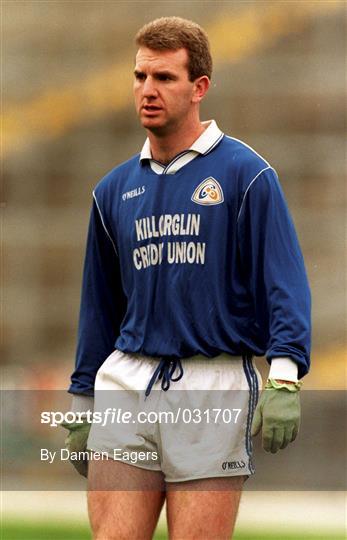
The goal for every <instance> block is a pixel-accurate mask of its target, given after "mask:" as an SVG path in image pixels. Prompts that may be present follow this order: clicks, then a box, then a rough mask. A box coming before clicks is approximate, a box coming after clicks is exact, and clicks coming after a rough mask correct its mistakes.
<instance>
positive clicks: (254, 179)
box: [236, 165, 272, 221]
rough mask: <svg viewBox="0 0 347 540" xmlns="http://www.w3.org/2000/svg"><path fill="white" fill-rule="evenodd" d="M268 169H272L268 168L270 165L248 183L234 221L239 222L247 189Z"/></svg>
mask: <svg viewBox="0 0 347 540" xmlns="http://www.w3.org/2000/svg"><path fill="white" fill-rule="evenodd" d="M268 169H272V167H270V165H269V166H268V167H265V169H262V170H261V171H260V172H258V174H257V175H256V176H255V177H254V178H253V180H252V181H251V182H250V184H249V186H248V188H247V189H246V191H245V194H244V196H243V199H242V202H241V206H240V210H239V213H238V214H237V220H236V221H238V220H239V217H240V214H241V212H242V208H243V203H244V201H245V198H246V195H247V193H248V191H249V188H250V187H251V185H252V184H253V182H255V181H256V179H257V178H258V176H260V175H261V173H263V172H264V171H267V170H268Z"/></svg>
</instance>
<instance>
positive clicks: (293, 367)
mask: <svg viewBox="0 0 347 540" xmlns="http://www.w3.org/2000/svg"><path fill="white" fill-rule="evenodd" d="M268 378H269V379H275V380H283V381H291V382H297V380H298V365H297V364H296V363H295V362H294V360H292V359H291V358H289V357H281V358H272V360H271V366H270V371H269V376H268Z"/></svg>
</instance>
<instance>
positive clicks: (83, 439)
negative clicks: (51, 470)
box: [61, 419, 91, 478]
mask: <svg viewBox="0 0 347 540" xmlns="http://www.w3.org/2000/svg"><path fill="white" fill-rule="evenodd" d="M61 425H62V426H63V427H64V428H66V429H68V430H69V434H68V436H67V437H66V439H65V446H66V448H67V449H68V450H69V452H86V451H87V439H88V435H89V431H90V426H91V424H90V423H89V422H87V420H86V419H85V420H84V422H83V423H82V424H81V423H73V424H68V423H67V422H62V424H61ZM70 461H71V463H72V465H73V466H74V467H75V469H76V470H77V471H78V472H79V473H80V474H81V475H82V476H85V477H86V478H87V475H88V460H87V459H80V460H75V459H74V460H72V459H70Z"/></svg>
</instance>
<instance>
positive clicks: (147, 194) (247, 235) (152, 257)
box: [66, 17, 310, 540]
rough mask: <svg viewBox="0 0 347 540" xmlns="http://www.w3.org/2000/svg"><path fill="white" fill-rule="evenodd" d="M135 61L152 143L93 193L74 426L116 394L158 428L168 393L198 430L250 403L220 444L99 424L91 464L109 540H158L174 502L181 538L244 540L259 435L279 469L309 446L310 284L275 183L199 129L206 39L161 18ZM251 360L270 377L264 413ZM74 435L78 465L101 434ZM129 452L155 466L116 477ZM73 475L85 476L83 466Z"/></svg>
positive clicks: (175, 532)
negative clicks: (158, 406)
mask: <svg viewBox="0 0 347 540" xmlns="http://www.w3.org/2000/svg"><path fill="white" fill-rule="evenodd" d="M136 44H137V46H138V51H137V54H136V65H135V71H134V75H135V80H134V96H135V105H136V111H137V114H138V116H139V119H140V122H141V124H142V126H143V127H144V128H145V129H146V131H147V135H148V138H147V140H146V142H145V145H144V147H143V148H142V151H141V154H140V155H136V156H134V157H133V158H131V159H130V160H129V161H127V162H125V163H123V164H121V165H119V166H117V167H116V168H115V169H113V170H112V171H111V172H110V173H109V174H107V175H106V177H105V178H103V179H102V181H101V182H99V184H98V185H97V187H96V189H95V191H94V193H93V196H94V201H93V208H92V213H91V218H90V226H89V233H88V242H87V251H86V259H85V268H84V278H83V290H82V303H81V314H80V324H79V338H78V349H77V362H76V369H75V371H74V373H73V375H72V385H71V387H70V392H71V393H73V394H75V396H74V410H77V411H83V410H87V409H90V408H92V403H91V401H92V396H93V394H94V389H95V391H96V409H99V408H100V407H101V409H102V406H101V401H102V397H100V396H102V392H106V391H108V390H111V391H112V392H111V395H112V396H114V395H116V390H122V395H123V394H124V395H125V396H127V397H129V396H130V397H129V400H130V401H129V403H130V402H131V400H132V399H133V400H134V402H133V403H135V404H136V406H138V407H140V409H141V408H143V409H146V410H147V409H148V406H149V404H151V403H154V397H153V392H155V391H157V394H159V395H160V400H161V401H160V403H162V404H163V403H164V404H165V405H166V406H168V407H169V408H170V407H174V406H176V405H177V402H178V401H179V399H181V398H177V397H176V396H177V395H180V396H181V395H188V396H191V395H194V396H198V397H197V398H196V399H197V400H198V403H199V409H198V413H199V414H201V412H202V411H205V410H208V411H210V410H212V409H211V403H212V401H211V399H212V397H211V396H214V395H215V394H216V393H217V395H218V399H219V400H220V403H221V404H222V406H221V410H223V411H224V410H226V409H227V405H228V399H229V400H230V402H231V401H232V399H233V397H232V396H234V395H237V400H239V403H241V405H242V406H240V407H239V408H237V407H236V408H235V409H234V408H233V409H232V410H233V411H235V410H239V411H240V415H241V416H240V418H241V419H242V421H240V422H236V421H235V422H234V424H233V429H232V430H231V429H226V428H225V427H224V428H223V429H219V430H218V428H214V427H212V428H211V429H212V431H211V432H210V433H212V434H213V435H211V436H206V433H207V432H206V429H207V428H205V427H202V424H199V426H198V428H196V425H195V424H194V423H193V422H190V423H189V425H188V427H187V425H183V424H182V423H181V424H180V425H175V426H166V425H162V424H160V425H159V424H158V423H156V424H155V425H154V426H153V425H151V426H149V427H148V425H147V426H145V427H143V425H142V424H140V423H139V422H137V421H136V422H135V421H134V422H135V425H134V426H133V424H132V423H130V424H127V425H122V426H121V427H119V426H118V427H116V428H114V427H112V426H111V427H109V426H107V428H104V430H102V429H101V428H100V426H98V425H96V424H93V426H92V430H91V432H90V436H89V440H88V449H90V451H91V452H92V454H91V455H93V452H94V455H96V454H95V453H96V452H97V451H106V454H107V456H109V457H110V459H107V460H106V461H103V460H102V461H98V460H95V459H91V460H90V461H89V462H88V491H89V493H88V505H89V515H90V520H91V525H92V529H93V532H94V535H95V538H96V539H99V540H101V539H103V540H104V539H113V538H129V539H135V538H141V539H146V538H151V537H152V535H153V531H154V529H155V527H156V524H157V521H158V518H159V514H160V511H161V508H162V505H163V502H164V500H165V499H166V505H167V517H168V527H169V534H170V538H172V539H187V538H230V536H231V534H232V531H233V529H234V524H235V520H236V515H237V510H238V505H239V500H240V493H241V490H242V485H243V483H244V481H245V480H246V479H247V478H248V477H249V475H251V474H253V472H254V468H253V464H252V444H251V439H250V435H251V423H252V419H253V426H252V434H253V435H255V434H256V433H258V432H259V431H260V430H262V442H263V447H264V448H265V450H267V451H271V452H277V451H278V450H279V449H280V448H281V449H283V448H285V447H286V446H287V445H288V443H289V442H291V441H293V440H294V439H295V437H296V434H297V431H298V426H299V417H300V409H299V393H298V390H299V386H300V383H299V382H298V379H300V378H302V377H303V376H304V375H305V374H306V373H307V371H308V368H309V346H310V294H309V289H308V284H307V278H306V274H305V269H304V264H303V259H302V255H301V252H300V248H299V246H298V242H297V238H296V235H295V231H294V227H293V224H292V221H291V218H290V216H289V213H288V209H287V206H286V203H285V200H284V197H283V193H282V191H281V188H280V185H279V182H278V179H277V175H276V172H275V171H274V170H273V168H272V167H271V166H270V165H269V163H268V162H267V161H266V160H265V159H264V158H262V157H261V156H259V154H257V153H256V152H255V151H254V150H253V149H251V148H250V147H249V146H247V145H246V144H245V143H243V142H241V141H239V140H237V139H235V138H232V137H228V136H226V135H224V134H223V133H222V132H221V131H220V130H219V128H218V127H217V125H216V123H215V122H214V121H208V122H201V121H200V116H199V106H200V103H201V101H202V99H203V98H204V96H205V95H206V92H207V91H208V88H209V85H210V78H211V72H212V60H211V55H210V50H209V44H208V39H207V36H206V34H205V32H204V31H203V30H202V29H201V28H200V27H199V26H198V25H197V24H195V23H193V22H191V21H186V20H183V19H180V18H177V17H167V18H161V19H157V20H155V21H153V22H151V23H149V24H147V25H146V26H144V27H143V28H142V29H141V30H140V31H139V32H138V34H137V36H136ZM115 91H116V89H115ZM253 355H258V356H259V355H266V357H267V360H268V362H269V364H271V367H270V373H269V379H268V382H267V384H266V389H265V391H264V392H263V393H262V394H261V396H260V399H259V402H258V405H257V400H258V387H259V385H260V383H261V380H260V376H259V373H258V371H257V370H256V368H255V367H254V365H253V360H252V356H253ZM199 390H204V392H202V393H201V392H200V393H199ZM239 390H241V391H242V395H241V394H240V393H239V394H237V392H238V391H239ZM177 391H183V393H182V394H180V392H177ZM233 392H236V394H233ZM106 393H107V392H106ZM240 396H241V397H240ZM155 399H156V398H155ZM158 399H159V398H158ZM182 399H183V398H182ZM194 399H195V398H194ZM98 400H99V401H98ZM151 400H152V401H151ZM199 400H200V401H199ZM156 403H159V401H157V402H156ZM97 404H98V405H97ZM256 405H257V408H256V410H255V407H256ZM212 408H213V407H212ZM194 410H196V409H194ZM229 410H230V407H229ZM254 411H255V414H254ZM104 412H105V409H104ZM253 415H254V418H253ZM235 420H236V418H235ZM218 425H219V426H220V425H221V423H219V424H218ZM132 426H133V427H132ZM66 427H68V428H69V429H70V434H69V437H68V439H67V444H68V447H69V448H70V449H74V450H76V449H78V450H82V449H85V447H86V439H87V436H88V432H89V424H88V423H86V422H85V423H84V424H82V425H81V424H74V425H70V426H66ZM175 430H176V431H175ZM115 448H116V449H121V450H122V451H123V450H134V451H137V452H138V453H140V451H141V452H142V451H143V452H142V453H143V454H146V459H145V460H144V461H142V462H141V463H140V462H135V463H133V462H130V461H129V460H127V459H126V458H123V459H122V458H120V459H118V457H116V456H115V454H112V452H113V451H114V449H115ZM148 449H151V450H152V452H144V450H148ZM192 449H193V450H192ZM117 451H118V450H117ZM188 454H189V456H190V457H189V459H187V460H186V459H185V456H186V455H188ZM122 455H123V456H124V455H125V454H124V453H123V454H120V456H122ZM128 455H130V453H128ZM192 456H193V457H192ZM135 461H136V460H135ZM75 465H76V466H77V468H79V471H80V472H81V473H82V474H86V463H85V462H77V463H75Z"/></svg>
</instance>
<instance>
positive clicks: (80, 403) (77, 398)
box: [71, 394, 94, 412]
mask: <svg viewBox="0 0 347 540" xmlns="http://www.w3.org/2000/svg"><path fill="white" fill-rule="evenodd" d="M93 410H94V398H93V397H92V396H84V395H83V394H73V397H72V403H71V411H72V412H87V411H92V412H93Z"/></svg>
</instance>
